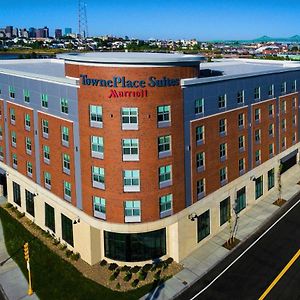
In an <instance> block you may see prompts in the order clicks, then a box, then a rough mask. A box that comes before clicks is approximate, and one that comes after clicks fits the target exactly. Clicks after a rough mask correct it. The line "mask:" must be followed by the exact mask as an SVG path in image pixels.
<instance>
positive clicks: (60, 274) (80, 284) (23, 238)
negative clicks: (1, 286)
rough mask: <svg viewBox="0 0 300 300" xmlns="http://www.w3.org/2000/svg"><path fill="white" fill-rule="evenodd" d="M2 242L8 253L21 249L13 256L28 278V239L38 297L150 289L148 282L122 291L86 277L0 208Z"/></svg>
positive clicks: (133, 295)
mask: <svg viewBox="0 0 300 300" xmlns="http://www.w3.org/2000/svg"><path fill="white" fill-rule="evenodd" d="M0 218H1V221H2V226H3V232H4V236H5V243H6V247H7V251H8V253H9V255H12V254H14V253H15V252H16V251H17V250H18V249H21V250H20V251H19V252H18V253H17V254H16V255H15V256H14V260H15V262H16V263H17V264H18V265H19V267H20V268H21V270H22V272H23V273H24V274H25V276H26V278H27V269H26V264H25V260H24V254H23V245H24V243H25V242H27V241H31V240H32V241H31V242H30V244H29V249H30V250H29V252H30V267H31V272H32V282H33V290H34V292H36V294H37V295H38V296H39V298H40V299H41V300H48V299H49V300H53V299H55V300H59V299H63V300H67V299H70V300H79V299H84V300H95V299H101V300H106V299H107V300H114V299H117V300H119V299H121V300H122V299H124V300H125V299H128V300H132V299H138V298H140V297H141V296H143V295H144V294H146V293H147V292H149V291H150V289H151V287H152V286H150V285H148V286H144V287H141V288H139V289H137V290H134V291H131V292H126V293H121V292H114V291H112V290H110V289H108V288H106V287H103V286H101V285H99V284H97V283H95V282H93V281H92V280H90V279H87V278H85V277H84V276H83V275H82V274H81V273H79V272H78V271H77V269H75V268H74V267H73V266H72V265H71V264H69V263H68V262H66V261H65V260H63V259H62V258H60V257H59V256H58V255H56V254H55V253H54V252H52V251H51V250H50V249H48V248H47V247H46V246H45V245H44V244H43V243H42V242H41V241H40V240H38V239H37V238H36V239H34V237H33V235H32V234H31V233H29V232H28V231H27V230H26V229H25V228H24V227H23V226H22V225H21V224H20V223H19V222H18V221H16V220H15V219H14V218H12V217H11V216H10V215H9V214H8V213H7V212H6V211H5V210H4V209H3V208H0Z"/></svg>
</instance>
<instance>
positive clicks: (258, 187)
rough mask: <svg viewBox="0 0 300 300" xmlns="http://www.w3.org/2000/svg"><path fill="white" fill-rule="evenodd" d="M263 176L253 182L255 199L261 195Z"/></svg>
mask: <svg viewBox="0 0 300 300" xmlns="http://www.w3.org/2000/svg"><path fill="white" fill-rule="evenodd" d="M263 189H264V188H263V176H262V175H261V176H260V177H258V178H256V180H255V199H258V198H259V197H261V196H262V195H263V192H264V191H263Z"/></svg>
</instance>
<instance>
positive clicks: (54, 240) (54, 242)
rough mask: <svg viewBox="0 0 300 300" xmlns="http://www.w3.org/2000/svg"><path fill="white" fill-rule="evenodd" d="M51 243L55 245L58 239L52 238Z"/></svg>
mask: <svg viewBox="0 0 300 300" xmlns="http://www.w3.org/2000/svg"><path fill="white" fill-rule="evenodd" d="M52 244H53V245H55V246H57V245H58V244H59V240H58V239H55V238H54V239H53V241H52Z"/></svg>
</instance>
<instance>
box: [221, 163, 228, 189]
mask: <svg viewBox="0 0 300 300" xmlns="http://www.w3.org/2000/svg"><path fill="white" fill-rule="evenodd" d="M219 173H220V183H221V185H222V186H223V185H224V184H226V183H227V167H224V168H221V169H220V171H219Z"/></svg>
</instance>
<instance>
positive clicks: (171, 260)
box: [165, 257, 174, 265]
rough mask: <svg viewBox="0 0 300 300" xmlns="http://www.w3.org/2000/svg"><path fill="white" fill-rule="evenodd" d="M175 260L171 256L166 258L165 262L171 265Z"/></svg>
mask: <svg viewBox="0 0 300 300" xmlns="http://www.w3.org/2000/svg"><path fill="white" fill-rule="evenodd" d="M173 261H174V259H173V258H172V257H169V258H167V259H166V260H165V262H166V263H167V264H168V265H170V264H171V263H172V262H173Z"/></svg>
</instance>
